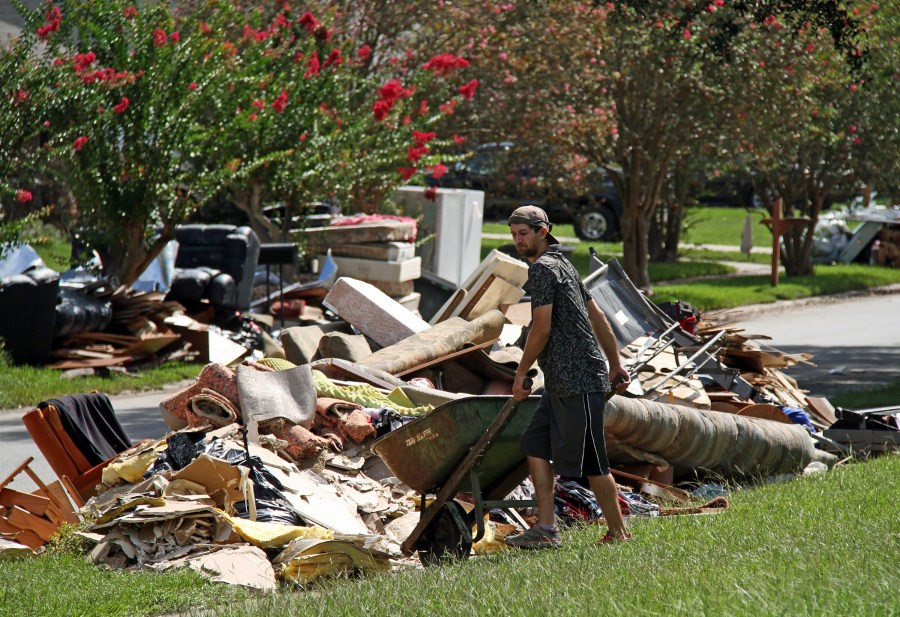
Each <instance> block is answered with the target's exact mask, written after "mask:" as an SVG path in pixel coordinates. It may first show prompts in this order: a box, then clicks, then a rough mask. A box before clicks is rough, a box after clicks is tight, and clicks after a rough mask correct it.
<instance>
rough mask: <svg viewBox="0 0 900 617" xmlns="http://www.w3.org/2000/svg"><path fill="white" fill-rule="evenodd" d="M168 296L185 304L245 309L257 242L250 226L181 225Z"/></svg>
mask: <svg viewBox="0 0 900 617" xmlns="http://www.w3.org/2000/svg"><path fill="white" fill-rule="evenodd" d="M175 239H176V240H177V241H178V256H177V257H176V258H175V277H174V278H173V280H172V286H171V289H170V291H169V297H170V298H171V299H173V300H177V301H179V302H182V303H185V304H195V303H198V302H201V301H203V300H207V301H209V303H210V304H212V305H213V306H214V307H216V308H226V309H237V310H247V309H249V308H250V296H251V292H252V289H253V277H254V273H255V270H256V264H257V261H258V260H259V250H260V242H259V238H258V237H257V236H256V233H255V232H254V231H253V230H252V229H250V228H249V227H235V226H233V225H181V226H179V227H178V229H177V230H176V232H175Z"/></svg>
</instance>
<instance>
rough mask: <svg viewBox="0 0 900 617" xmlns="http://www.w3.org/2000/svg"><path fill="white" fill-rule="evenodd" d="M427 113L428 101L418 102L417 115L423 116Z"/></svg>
mask: <svg viewBox="0 0 900 617" xmlns="http://www.w3.org/2000/svg"><path fill="white" fill-rule="evenodd" d="M427 113H428V101H426V100H425V99H422V100H421V101H419V115H420V116H424V115H425V114H427Z"/></svg>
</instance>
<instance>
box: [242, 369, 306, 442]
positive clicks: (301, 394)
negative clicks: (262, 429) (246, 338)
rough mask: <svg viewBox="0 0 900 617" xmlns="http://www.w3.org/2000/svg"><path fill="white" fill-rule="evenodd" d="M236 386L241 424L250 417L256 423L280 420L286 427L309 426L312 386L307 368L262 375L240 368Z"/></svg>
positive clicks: (263, 373) (261, 372) (259, 372)
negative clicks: (241, 415) (291, 425)
mask: <svg viewBox="0 0 900 617" xmlns="http://www.w3.org/2000/svg"><path fill="white" fill-rule="evenodd" d="M237 385H238V395H239V396H240V399H241V404H240V407H241V412H242V414H243V421H244V424H247V423H248V420H250V418H253V419H255V420H256V421H257V422H260V423H263V422H266V421H271V420H274V419H279V418H281V419H284V420H285V421H286V422H287V423H289V424H296V425H299V426H303V427H305V428H309V427H310V426H312V422H313V418H314V417H315V413H316V387H315V384H314V382H313V376H312V371H311V370H310V368H309V367H308V366H298V367H295V368H292V369H288V370H286V371H270V372H263V371H257V370H256V369H254V368H252V367H250V366H243V365H241V366H238V367H237Z"/></svg>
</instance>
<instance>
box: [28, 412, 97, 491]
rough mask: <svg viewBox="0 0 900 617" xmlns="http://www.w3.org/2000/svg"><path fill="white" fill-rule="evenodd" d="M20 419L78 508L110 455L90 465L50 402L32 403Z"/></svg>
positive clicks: (93, 486)
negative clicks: (33, 405)
mask: <svg viewBox="0 0 900 617" xmlns="http://www.w3.org/2000/svg"><path fill="white" fill-rule="evenodd" d="M22 422H24V423H25V428H27V429H28V432H29V433H30V434H31V438H32V439H33V440H34V443H35V444H36V445H37V447H38V449H39V450H40V451H41V453H42V454H43V455H44V458H46V459H47V462H48V463H49V464H50V467H51V469H53V471H55V472H56V475H57V476H58V477H59V480H60V482H62V484H63V486H65V487H66V489H67V490H68V491H69V493H70V494H71V495H72V498H73V499H75V500H76V502H78V501H79V500H80V503H76V504H75V505H76V506H78V507H79V508H80V507H81V506H83V505H84V502H85V501H87V500H88V499H90V498H91V497H93V496H94V495H96V494H97V489H96V487H97V485H98V484H100V481H101V476H102V474H103V468H104V467H106V466H107V465H108V464H109V462H110V461H111V460H112V459H109V460H106V461H103V462H102V463H100V464H99V465H91V463H90V462H88V460H87V458H86V457H85V456H84V454H82V453H81V450H79V449H78V446H76V445H75V442H74V441H72V438H71V437H70V436H69V435H68V433H66V430H65V429H64V428H63V425H62V421H61V420H60V417H59V411H57V409H56V408H55V407H54V406H53V405H46V406H44V407H35V408H34V409H32V410H31V411H29V412H26V413H25V415H24V416H22Z"/></svg>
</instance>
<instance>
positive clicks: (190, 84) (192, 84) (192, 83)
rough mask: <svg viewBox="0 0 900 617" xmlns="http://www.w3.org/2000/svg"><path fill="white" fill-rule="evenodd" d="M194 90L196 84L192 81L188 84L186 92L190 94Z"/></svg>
mask: <svg viewBox="0 0 900 617" xmlns="http://www.w3.org/2000/svg"><path fill="white" fill-rule="evenodd" d="M196 89H197V82H196V81H192V82H191V83H189V84H188V90H190V91H191V92H193V91H194V90H196Z"/></svg>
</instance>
